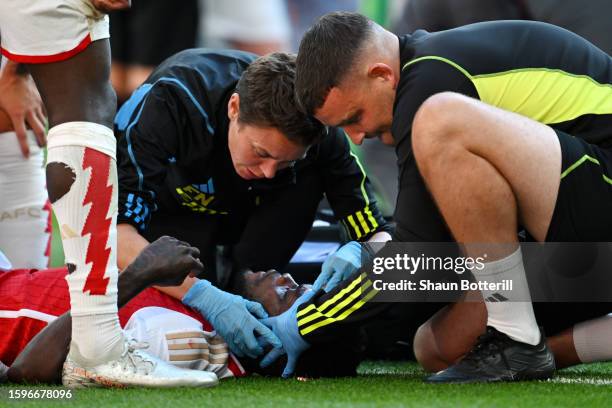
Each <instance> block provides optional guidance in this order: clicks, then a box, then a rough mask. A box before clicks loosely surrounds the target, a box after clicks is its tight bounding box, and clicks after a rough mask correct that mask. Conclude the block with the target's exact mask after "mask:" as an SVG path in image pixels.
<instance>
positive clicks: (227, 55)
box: [147, 48, 257, 83]
mask: <svg viewBox="0 0 612 408" xmlns="http://www.w3.org/2000/svg"><path fill="white" fill-rule="evenodd" d="M256 58H257V55H255V54H252V53H249V52H245V51H239V50H213V49H208V48H191V49H187V50H184V51H181V52H178V53H177V54H174V55H173V56H171V57H169V58H168V59H166V60H165V61H164V62H162V63H161V64H160V65H159V66H158V67H157V68H156V69H155V70H154V71H153V73H152V74H151V76H150V77H149V79H148V80H147V82H150V83H152V82H155V81H157V80H159V79H161V78H163V77H174V78H178V79H189V78H190V77H194V78H197V79H201V80H207V79H211V80H214V81H213V82H216V83H225V82H228V81H230V82H231V81H237V80H238V79H240V77H241V76H242V73H243V72H244V71H245V70H246V69H247V67H248V66H249V65H250V64H251V63H252V62H253V61H254V60H255V59H256Z"/></svg>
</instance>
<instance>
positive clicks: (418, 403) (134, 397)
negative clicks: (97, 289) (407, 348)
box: [0, 224, 612, 408]
mask: <svg viewBox="0 0 612 408" xmlns="http://www.w3.org/2000/svg"><path fill="white" fill-rule="evenodd" d="M55 231H58V228H57V224H56V225H54V232H55ZM62 263H63V253H62V250H61V241H60V239H59V237H58V236H57V235H56V234H54V237H53V246H52V264H53V265H54V266H59V265H62ZM424 376H425V373H424V372H423V371H422V370H421V369H420V368H419V367H418V365H417V364H415V363H390V362H373V361H369V362H365V363H363V364H362V365H361V366H360V369H359V376H358V377H356V378H343V379H318V380H310V381H298V380H295V379H291V380H282V379H275V378H261V377H247V378H242V379H232V380H223V381H221V382H220V384H219V386H217V387H215V388H212V389H202V390H198V389H168V390H146V389H130V390H104V389H94V390H77V391H76V393H75V396H74V399H73V400H69V401H50V400H44V401H34V400H27V401H19V402H16V401H11V400H9V399H8V390H9V389H10V388H20V389H22V388H24V387H23V386H14V385H5V386H2V387H0V407H5V406H6V407H11V406H19V407H30V406H36V407H46V406H67V407H71V408H77V407H102V406H112V407H126V408H127V407H139V408H140V407H146V408H149V407H169V406H171V407H173V408H188V407H214V408H231V407H239V408H246V407H257V408H260V407H261V408H265V407H286V408H295V407H308V406H310V407H321V408H324V407H419V408H421V407H504V408H509V407H532V406H533V407H548V406H554V407H589V408H590V407H612V363H609V364H591V365H582V366H578V367H572V368H569V369H565V370H561V371H559V372H558V373H557V375H556V377H555V379H553V380H551V381H548V382H527V383H515V384H475V385H430V384H425V383H423V381H422V379H423V377H424ZM26 388H32V389H36V388H49V387H26Z"/></svg>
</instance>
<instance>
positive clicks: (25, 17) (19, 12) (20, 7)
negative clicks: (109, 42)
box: [0, 0, 110, 64]
mask: <svg viewBox="0 0 612 408" xmlns="http://www.w3.org/2000/svg"><path fill="white" fill-rule="evenodd" d="M109 36H110V34H109V25H108V16H106V15H105V14H103V13H102V12H100V11H98V10H97V9H96V8H95V7H94V6H93V5H92V3H91V1H89V0H2V1H0V41H2V55H4V56H5V57H7V58H8V59H10V60H13V61H16V62H23V63H28V64H39V63H48V62H57V61H62V60H65V59H68V58H70V57H72V56H74V55H76V54H78V53H79V52H81V51H83V50H84V49H85V48H87V46H88V45H89V44H90V43H91V42H93V41H96V40H100V39H102V38H108V37H109Z"/></svg>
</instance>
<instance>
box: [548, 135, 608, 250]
mask: <svg viewBox="0 0 612 408" xmlns="http://www.w3.org/2000/svg"><path fill="white" fill-rule="evenodd" d="M556 132H557V136H558V137H559V142H560V143H561V154H562V164H561V184H560V186H559V194H558V196H557V203H556V205H555V210H554V213H553V217H552V220H551V223H550V227H549V229H548V234H547V236H546V241H549V242H612V147H607V148H604V147H599V146H595V145H592V144H589V143H587V142H585V141H584V140H582V139H580V138H577V137H574V136H571V135H568V134H567V133H563V132H561V131H558V130H556Z"/></svg>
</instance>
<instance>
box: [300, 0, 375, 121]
mask: <svg viewBox="0 0 612 408" xmlns="http://www.w3.org/2000/svg"><path fill="white" fill-rule="evenodd" d="M370 31H371V21H370V20H369V19H368V18H367V17H365V16H363V15H361V14H359V13H351V12H346V11H338V12H333V13H328V14H325V15H324V16H323V17H321V18H320V19H319V20H318V21H317V22H316V23H315V24H314V25H313V26H312V27H311V28H310V29H309V30H308V31H306V33H305V34H304V37H303V38H302V41H301V42H300V49H299V52H298V56H297V62H296V78H295V89H296V99H297V101H298V103H299V105H300V106H301V108H302V110H303V111H304V112H306V113H307V114H309V115H312V114H314V111H315V110H316V109H318V108H320V107H321V106H322V105H323V103H324V102H325V98H326V97H327V94H328V93H329V91H330V90H331V88H333V87H334V86H337V85H339V84H340V82H341V81H342V80H343V79H344V77H345V75H346V74H347V73H348V72H349V71H350V69H351V67H352V66H353V65H354V63H355V58H356V57H357V54H358V52H359V51H360V50H361V49H362V48H363V45H364V42H365V40H366V39H367V37H368V34H369V32H370Z"/></svg>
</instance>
